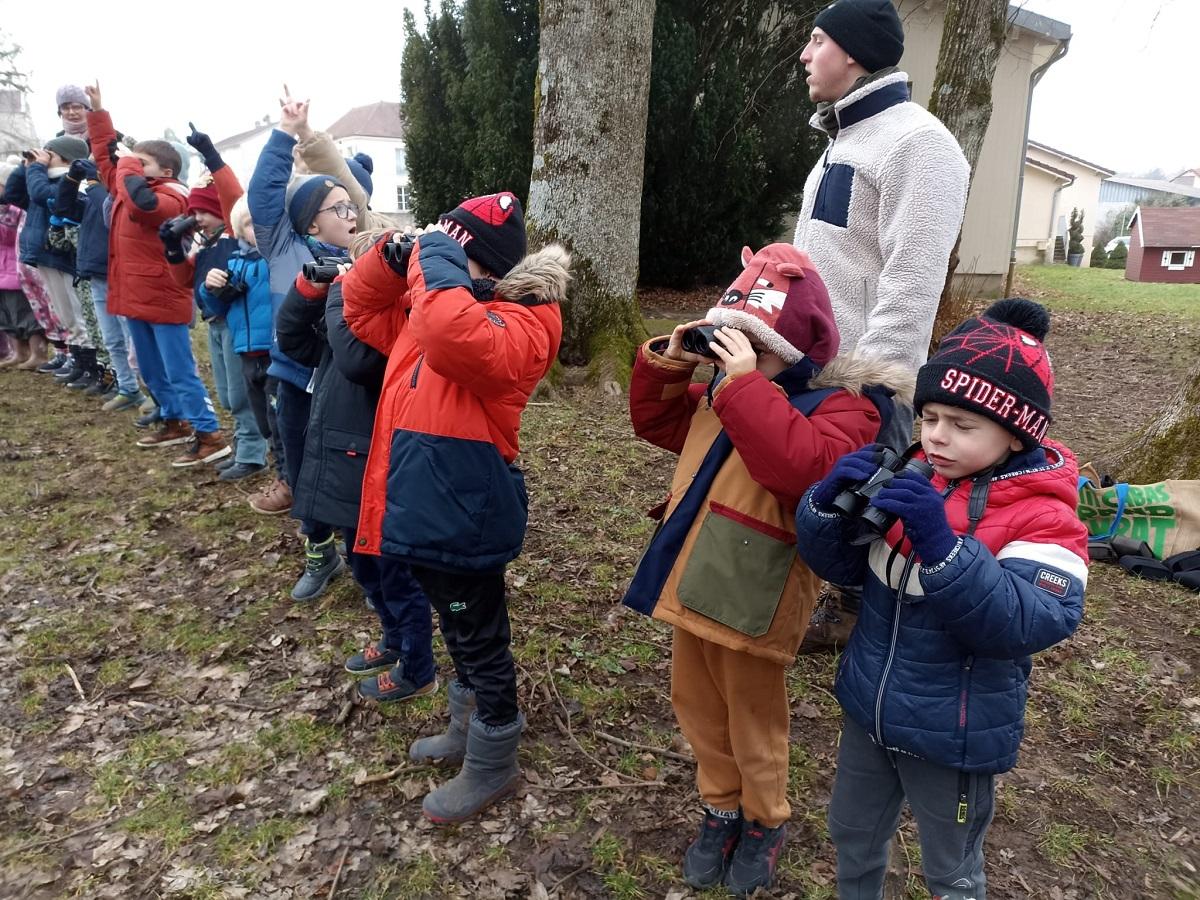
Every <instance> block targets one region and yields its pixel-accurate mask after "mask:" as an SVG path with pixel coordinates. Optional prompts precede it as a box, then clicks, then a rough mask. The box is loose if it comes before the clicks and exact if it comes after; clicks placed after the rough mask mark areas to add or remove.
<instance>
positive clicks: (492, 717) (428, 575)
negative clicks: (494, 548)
mask: <svg viewBox="0 0 1200 900" xmlns="http://www.w3.org/2000/svg"><path fill="white" fill-rule="evenodd" d="M412 573H413V575H415V576H416V579H417V581H419V582H420V583H421V589H422V590H423V591H424V592H425V596H426V597H428V598H429V602H430V604H432V606H433V608H434V609H436V610H437V613H438V625H439V627H440V628H441V630H442V637H443V639H445V641H446V649H447V650H449V651H450V658H451V659H452V660H454V672H455V675H456V676H457V678H458V680H459V682H461V683H462V684H463V685H466V686H467V687H469V688H471V689H473V690H474V691H475V701H476V705H477V708H478V710H479V718H480V719H482V720H483V721H484V722H485V723H486V724H488V725H508V724H510V723H512V722H515V721H516V719H517V670H516V667H515V666H514V665H513V658H512V650H511V648H510V644H511V643H512V632H511V630H510V629H509V624H508V604H507V603H506V602H505V597H504V571H503V570H501V571H499V572H488V573H484V574H476V573H466V572H444V571H442V570H440V569H430V568H427V567H425V566H420V565H415V564H414V565H413V566H412Z"/></svg>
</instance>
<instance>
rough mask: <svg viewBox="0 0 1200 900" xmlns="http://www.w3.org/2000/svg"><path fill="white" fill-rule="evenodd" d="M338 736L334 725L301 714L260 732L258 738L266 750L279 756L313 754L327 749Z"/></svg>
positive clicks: (260, 744)
mask: <svg viewBox="0 0 1200 900" xmlns="http://www.w3.org/2000/svg"><path fill="white" fill-rule="evenodd" d="M338 738H339V735H338V730H337V729H336V728H334V727H333V726H332V725H326V724H324V723H322V722H317V721H315V720H314V719H312V718H309V717H303V716H301V717H296V718H292V719H286V720H285V721H284V722H282V723H281V724H279V725H273V726H272V727H270V728H268V729H267V730H266V731H262V732H259V734H258V736H257V737H256V740H257V741H258V744H259V746H261V747H262V748H263V749H264V750H270V751H272V752H274V753H275V754H277V755H279V756H311V755H313V754H314V753H317V752H318V751H323V750H327V749H328V748H329V747H331V746H332V745H333V744H335V743H336V742H337V741H338Z"/></svg>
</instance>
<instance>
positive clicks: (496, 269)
mask: <svg viewBox="0 0 1200 900" xmlns="http://www.w3.org/2000/svg"><path fill="white" fill-rule="evenodd" d="M438 228H440V229H441V230H442V231H444V232H446V234H448V235H450V237H452V238H454V239H455V240H456V241H458V242H459V243H460V244H462V248H463V250H465V251H466V252H467V256H468V257H469V258H470V259H473V260H475V262H477V263H479V265H481V266H483V267H484V268H485V269H487V270H488V271H489V272H491V273H492V274H493V275H495V276H496V277H497V278H503V277H504V276H505V275H507V274H508V273H509V272H510V271H511V270H512V268H513V266H515V265H516V264H517V263H519V262H520V261H521V259H522V258H523V257H524V256H525V215H524V213H523V212H522V211H521V201H520V200H518V199H517V198H516V196H514V195H513V194H511V193H509V192H508V191H502V192H501V193H499V194H489V195H487V196H486V197H472V198H471V199H470V200H464V201H463V202H462V203H460V204H459V205H458V206H456V207H454V209H452V210H450V212H448V213H442V215H441V218H439V219H438Z"/></svg>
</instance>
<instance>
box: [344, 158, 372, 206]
mask: <svg viewBox="0 0 1200 900" xmlns="http://www.w3.org/2000/svg"><path fill="white" fill-rule="evenodd" d="M346 167H347V168H348V169H349V170H350V174H351V175H353V176H354V180H355V181H357V182H358V184H359V187H361V188H362V189H363V190H364V191H366V192H367V199H368V200H369V199H371V193H372V192H373V191H374V189H375V186H374V184H373V183H372V181H371V173H372V172H374V171H375V161H374V160H372V159H371V157H369V156H367V154H365V153H355V154H354V156H352V157H349V158H347V160H346Z"/></svg>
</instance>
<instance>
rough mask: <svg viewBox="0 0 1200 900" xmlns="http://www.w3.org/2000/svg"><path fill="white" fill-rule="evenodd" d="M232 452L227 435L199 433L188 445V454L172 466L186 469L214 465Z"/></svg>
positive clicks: (215, 432)
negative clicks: (226, 438) (204, 464)
mask: <svg viewBox="0 0 1200 900" xmlns="http://www.w3.org/2000/svg"><path fill="white" fill-rule="evenodd" d="M232 452H233V448H232V447H230V446H229V441H227V440H225V435H223V434H221V432H219V431H197V432H196V434H195V436H194V437H193V438H192V442H191V443H190V444H189V445H188V448H187V452H186V453H184V454H183V456H181V457H179V458H178V459H173V460H171V465H173V466H174V467H175V468H176V469H186V468H188V467H189V466H198V465H200V464H201V463H214V462H216V461H217V460H218V459H224V458H225V457H226V456H228V455H229V454H230V453H232Z"/></svg>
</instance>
